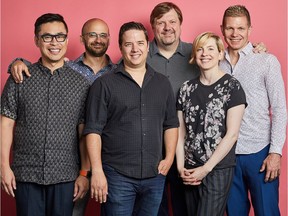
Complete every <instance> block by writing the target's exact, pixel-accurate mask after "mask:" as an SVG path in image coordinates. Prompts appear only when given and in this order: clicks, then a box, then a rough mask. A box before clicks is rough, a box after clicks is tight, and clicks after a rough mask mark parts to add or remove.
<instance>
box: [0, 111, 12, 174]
mask: <svg viewBox="0 0 288 216" xmlns="http://www.w3.org/2000/svg"><path fill="white" fill-rule="evenodd" d="M14 125H15V121H14V120H12V119H9V118H7V117H5V116H1V169H2V168H3V167H10V162H9V157H10V150H11V146H12V143H13V129H14Z"/></svg>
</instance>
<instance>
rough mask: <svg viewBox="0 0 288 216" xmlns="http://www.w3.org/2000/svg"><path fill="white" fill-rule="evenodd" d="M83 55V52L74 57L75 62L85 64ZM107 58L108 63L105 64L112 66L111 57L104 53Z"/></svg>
mask: <svg viewBox="0 0 288 216" xmlns="http://www.w3.org/2000/svg"><path fill="white" fill-rule="evenodd" d="M84 55H85V52H84V53H82V55H80V56H79V57H78V58H77V59H75V61H74V62H75V63H79V62H81V64H83V65H85V64H84V62H83V60H84ZM105 56H106V58H107V60H108V65H107V66H112V65H113V62H112V61H111V58H110V56H109V55H107V54H105Z"/></svg>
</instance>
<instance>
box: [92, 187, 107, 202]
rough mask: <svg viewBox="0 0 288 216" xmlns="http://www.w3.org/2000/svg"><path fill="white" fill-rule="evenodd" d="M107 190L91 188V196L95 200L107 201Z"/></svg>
mask: <svg viewBox="0 0 288 216" xmlns="http://www.w3.org/2000/svg"><path fill="white" fill-rule="evenodd" d="M107 195H108V193H107V190H101V189H99V190H94V191H92V189H91V198H92V199H93V198H95V201H96V202H99V203H105V202H106V201H107Z"/></svg>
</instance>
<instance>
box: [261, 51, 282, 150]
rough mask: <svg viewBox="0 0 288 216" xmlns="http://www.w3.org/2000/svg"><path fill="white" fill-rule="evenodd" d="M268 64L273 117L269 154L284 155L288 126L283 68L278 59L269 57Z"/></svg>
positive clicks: (266, 80) (266, 76)
mask: <svg viewBox="0 0 288 216" xmlns="http://www.w3.org/2000/svg"><path fill="white" fill-rule="evenodd" d="M267 63H268V64H269V69H268V70H267V73H266V75H265V84H266V89H267V93H268V98H269V102H270V111H271V117H272V124H271V141H270V144H271V145H270V150H269V152H270V153H278V154H282V148H283V145H284V143H285V139H286V125H287V108H286V97H285V87H284V81H283V78H282V74H281V66H280V63H279V61H278V60H277V58H276V57H275V56H273V55H269V58H268V61H267Z"/></svg>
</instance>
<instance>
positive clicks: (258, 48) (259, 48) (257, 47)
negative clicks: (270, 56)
mask: <svg viewBox="0 0 288 216" xmlns="http://www.w3.org/2000/svg"><path fill="white" fill-rule="evenodd" d="M252 45H253V47H254V49H253V52H254V53H265V52H268V49H267V47H266V46H265V44H264V43H263V42H260V43H253V44H252Z"/></svg>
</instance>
